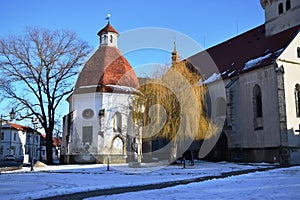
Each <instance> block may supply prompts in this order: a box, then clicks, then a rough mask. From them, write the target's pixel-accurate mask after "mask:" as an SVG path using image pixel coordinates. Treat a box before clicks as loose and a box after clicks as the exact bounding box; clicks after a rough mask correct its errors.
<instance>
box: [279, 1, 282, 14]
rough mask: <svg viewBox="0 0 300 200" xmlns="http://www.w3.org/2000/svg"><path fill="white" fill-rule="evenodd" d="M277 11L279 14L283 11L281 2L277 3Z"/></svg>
mask: <svg viewBox="0 0 300 200" xmlns="http://www.w3.org/2000/svg"><path fill="white" fill-rule="evenodd" d="M278 13H279V15H281V14H282V13H283V4H282V3H280V4H279V5H278Z"/></svg>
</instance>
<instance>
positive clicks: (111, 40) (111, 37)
mask: <svg viewBox="0 0 300 200" xmlns="http://www.w3.org/2000/svg"><path fill="white" fill-rule="evenodd" d="M112 42H113V36H112V35H110V43H112Z"/></svg>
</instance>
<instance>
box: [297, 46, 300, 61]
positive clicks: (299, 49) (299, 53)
mask: <svg viewBox="0 0 300 200" xmlns="http://www.w3.org/2000/svg"><path fill="white" fill-rule="evenodd" d="M297 57H298V58H300V47H297Z"/></svg>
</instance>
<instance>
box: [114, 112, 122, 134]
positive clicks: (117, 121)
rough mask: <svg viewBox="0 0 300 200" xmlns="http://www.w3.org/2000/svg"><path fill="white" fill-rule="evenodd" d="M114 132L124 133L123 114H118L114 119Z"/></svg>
mask: <svg viewBox="0 0 300 200" xmlns="http://www.w3.org/2000/svg"><path fill="white" fill-rule="evenodd" d="M113 130H114V131H115V132H122V114H121V113H119V112H116V113H115V115H114V118H113Z"/></svg>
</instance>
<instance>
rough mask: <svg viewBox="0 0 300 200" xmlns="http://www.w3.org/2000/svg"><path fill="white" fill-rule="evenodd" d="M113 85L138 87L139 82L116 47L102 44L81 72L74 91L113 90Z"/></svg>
mask: <svg viewBox="0 0 300 200" xmlns="http://www.w3.org/2000/svg"><path fill="white" fill-rule="evenodd" d="M112 85H113V86H125V87H130V88H137V87H138V86H139V83H138V79H137V77H136V74H135V72H134V71H133V69H132V67H131V66H130V64H129V63H128V61H127V60H126V58H125V57H124V56H122V54H121V52H120V51H119V50H118V49H117V48H116V47H110V46H100V47H99V49H97V51H96V52H95V53H94V54H93V55H92V56H91V58H90V59H89V60H88V61H87V62H86V64H85V65H84V67H83V69H82V71H81V72H80V74H79V76H78V79H77V82H76V85H75V91H74V93H89V92H113V91H112V89H111V88H112V87H111V86H112Z"/></svg>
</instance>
